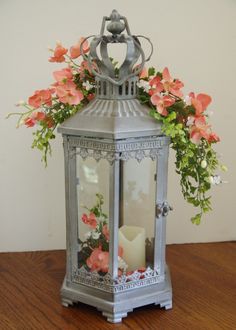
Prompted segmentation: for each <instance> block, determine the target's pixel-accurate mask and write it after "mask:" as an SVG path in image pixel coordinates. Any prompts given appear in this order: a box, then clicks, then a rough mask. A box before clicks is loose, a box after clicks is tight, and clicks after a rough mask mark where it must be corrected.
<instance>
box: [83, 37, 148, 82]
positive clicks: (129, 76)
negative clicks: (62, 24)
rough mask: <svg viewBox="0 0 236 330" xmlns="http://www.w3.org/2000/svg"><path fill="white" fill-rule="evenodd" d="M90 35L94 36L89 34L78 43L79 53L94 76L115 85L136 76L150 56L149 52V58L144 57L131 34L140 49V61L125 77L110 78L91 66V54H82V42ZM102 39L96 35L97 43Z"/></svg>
mask: <svg viewBox="0 0 236 330" xmlns="http://www.w3.org/2000/svg"><path fill="white" fill-rule="evenodd" d="M91 37H94V35H91V36H89V37H87V38H85V39H84V40H83V41H82V43H81V45H80V52H81V55H82V56H83V58H84V60H87V61H88V65H89V69H90V70H91V72H92V73H93V74H94V76H96V77H98V78H100V79H101V80H107V81H110V82H111V83H112V84H114V85H116V86H120V85H122V84H123V83H124V82H125V81H126V80H127V79H129V78H132V77H134V76H137V75H138V74H139V73H140V72H141V71H142V69H143V67H144V63H145V62H147V61H148V60H149V59H150V56H151V54H152V53H151V54H150V55H149V58H147V59H145V54H144V51H143V50H142V47H141V46H140V43H139V42H138V41H137V40H135V36H133V41H134V43H135V45H136V47H137V48H138V50H139V51H140V54H141V58H142V60H141V63H140V64H139V65H138V67H137V68H135V69H134V72H132V73H130V74H129V75H127V76H126V77H124V78H122V79H120V80H115V79H112V78H111V77H109V76H106V75H103V74H100V73H99V72H98V71H96V70H95V69H94V68H93V63H92V59H91V55H90V54H89V55H88V56H87V57H86V56H85V54H84V51H83V44H84V43H85V41H87V40H88V39H89V38H91ZM101 39H102V36H99V37H98V43H99V42H100V41H101Z"/></svg>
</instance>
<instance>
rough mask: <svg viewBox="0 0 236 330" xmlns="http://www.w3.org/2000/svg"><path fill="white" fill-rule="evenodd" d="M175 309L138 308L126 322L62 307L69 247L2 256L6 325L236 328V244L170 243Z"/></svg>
mask: <svg viewBox="0 0 236 330" xmlns="http://www.w3.org/2000/svg"><path fill="white" fill-rule="evenodd" d="M167 261H168V264H169V266H170V269H171V276H172V285H173V295H174V299H173V309H172V310H169V311H165V310H163V309H159V307H157V306H154V305H150V306H146V307H142V308H138V309H135V310H134V312H133V313H130V314H128V317H127V318H125V319H123V323H122V324H110V323H107V322H106V321H105V319H104V317H102V315H101V313H100V312H98V311H97V310H96V309H95V308H93V307H90V306H87V305H84V304H81V303H80V304H77V305H76V306H73V307H69V308H65V307H62V306H61V303H60V295H59V290H60V286H61V284H62V280H63V278H64V273H65V251H44V252H23V253H22V252H21V253H1V254H0V329H1V330H7V329H22V330H30V329H34V330H35V329H42V330H47V329H50V330H53V329H88V330H93V329H96V330H98V329H101V330H105V329H119V330H121V329H134V330H136V329H137V330H138V329H161V330H167V329H188V330H194V329H196V330H204V329H209V330H215V329H230V330H235V329H236V242H227V243H207V244H181V245H169V246H167Z"/></svg>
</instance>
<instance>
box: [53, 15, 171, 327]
mask: <svg viewBox="0 0 236 330" xmlns="http://www.w3.org/2000/svg"><path fill="white" fill-rule="evenodd" d="M107 22H109V23H108V24H107V30H108V31H109V32H110V34H108V35H104V30H105V26H106V23H107ZM125 29H126V32H127V34H123V33H122V32H123V31H124V30H125ZM110 43H112V44H113V43H124V44H126V46H127V52H126V57H125V60H124V62H123V64H122V65H121V67H120V69H119V72H118V71H117V70H115V69H114V66H113V64H112V62H111V59H110V58H109V56H108V45H109V44H110ZM98 46H100V56H98V54H97V48H98ZM139 58H140V59H141V64H140V65H135V64H136V63H137V61H138V60H139ZM87 60H88V62H89V65H90V68H91V70H92V72H93V73H94V75H95V77H96V97H95V99H94V100H93V101H91V102H90V103H89V104H88V105H87V106H85V107H84V108H83V109H82V110H81V111H80V112H78V113H77V114H75V115H74V116H73V117H71V118H69V119H68V120H66V121H65V122H64V123H63V124H62V125H61V126H60V128H59V132H60V133H62V135H63V141H64V152H65V185H66V221H67V228H66V230H67V236H66V238H67V252H66V253H67V255H66V257H67V266H66V276H65V280H64V283H63V286H62V289H61V297H62V304H63V306H68V305H72V304H73V303H76V302H83V303H85V304H88V305H92V306H94V307H96V308H97V309H98V310H99V311H101V312H102V314H103V315H104V316H106V317H107V320H108V321H109V322H114V323H116V322H121V320H122V318H123V317H125V316H127V313H128V312H131V311H132V310H133V309H134V308H136V307H140V306H144V305H148V304H155V305H160V306H161V307H165V309H169V308H171V307H172V290H171V282H170V276H169V272H168V268H167V267H166V263H165V244H166V243H165V242H166V238H165V237H166V216H167V213H168V211H169V209H170V207H169V205H168V202H167V200H166V195H167V169H168V150H169V139H168V138H167V137H166V136H164V135H163V134H162V132H161V125H160V124H159V123H158V122H157V121H155V120H154V119H152V118H151V117H150V116H149V109H148V108H147V107H146V106H144V105H142V104H141V103H140V102H139V100H138V99H137V86H136V83H137V80H138V75H139V73H140V71H141V70H142V68H143V66H144V62H145V61H146V60H147V59H145V55H144V52H143V50H142V48H141V45H140V42H139V39H138V36H133V35H131V33H130V30H129V26H128V23H127V20H126V18H125V17H123V16H121V15H119V14H118V12H117V11H115V10H113V12H112V14H111V15H110V17H104V18H103V24H102V29H101V33H100V35H98V36H95V37H93V39H92V42H91V44H90V52H89V55H88V57H87ZM93 63H95V64H96V65H95V66H94V64H93Z"/></svg>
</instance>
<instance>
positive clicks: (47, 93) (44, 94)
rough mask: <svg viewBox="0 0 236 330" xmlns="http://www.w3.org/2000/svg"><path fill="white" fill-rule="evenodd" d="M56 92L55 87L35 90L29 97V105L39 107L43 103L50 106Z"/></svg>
mask: <svg viewBox="0 0 236 330" xmlns="http://www.w3.org/2000/svg"><path fill="white" fill-rule="evenodd" d="M53 93H54V90H53V89H41V90H37V91H35V92H34V95H32V96H30V97H29V99H28V103H29V105H31V107H33V108H35V109H37V108H39V107H40V106H41V105H42V104H46V105H48V106H51V105H52V94H53Z"/></svg>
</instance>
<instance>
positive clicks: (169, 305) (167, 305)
mask: <svg viewBox="0 0 236 330" xmlns="http://www.w3.org/2000/svg"><path fill="white" fill-rule="evenodd" d="M159 304H160V307H161V308H162V307H165V309H166V310H167V309H171V308H172V300H166V301H164V302H162V303H157V304H155V305H159Z"/></svg>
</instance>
